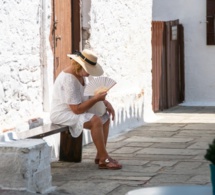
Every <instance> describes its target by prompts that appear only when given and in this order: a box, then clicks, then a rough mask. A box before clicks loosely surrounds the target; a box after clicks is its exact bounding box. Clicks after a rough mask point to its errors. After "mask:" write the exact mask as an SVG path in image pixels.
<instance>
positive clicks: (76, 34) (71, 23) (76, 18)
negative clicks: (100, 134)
mask: <svg viewBox="0 0 215 195" xmlns="http://www.w3.org/2000/svg"><path fill="white" fill-rule="evenodd" d="M51 40H52V41H51V43H52V48H53V51H54V79H56V77H57V76H58V74H59V73H60V72H61V71H62V70H63V69H64V68H65V67H67V66H68V65H69V64H70V63H71V62H70V59H69V57H67V54H71V53H73V52H74V51H75V50H79V45H80V2H79V0H53V28H52V35H51ZM68 132H69V131H68ZM68 132H67V133H61V138H60V142H61V147H60V160H63V161H64V160H65V161H69V162H81V158H82V156H81V152H82V135H83V134H81V135H80V136H79V137H78V138H72V136H71V135H70V133H68ZM62 143H63V144H62Z"/></svg>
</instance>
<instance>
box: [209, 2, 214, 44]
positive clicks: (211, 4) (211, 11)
mask: <svg viewBox="0 0 215 195" xmlns="http://www.w3.org/2000/svg"><path fill="white" fill-rule="evenodd" d="M207 45H215V0H207Z"/></svg>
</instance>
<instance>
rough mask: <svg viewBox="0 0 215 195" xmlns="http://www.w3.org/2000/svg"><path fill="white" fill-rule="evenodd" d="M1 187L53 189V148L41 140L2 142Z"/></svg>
mask: <svg viewBox="0 0 215 195" xmlns="http://www.w3.org/2000/svg"><path fill="white" fill-rule="evenodd" d="M0 155H1V161H0V175H1V177H0V187H1V188H2V189H16V190H26V191H29V192H33V193H42V194H43V193H47V192H49V191H53V189H54V187H52V176H51V167H50V155H51V148H50V147H49V146H48V145H47V144H46V142H45V141H44V140H42V139H26V140H18V141H12V142H1V143H0Z"/></svg>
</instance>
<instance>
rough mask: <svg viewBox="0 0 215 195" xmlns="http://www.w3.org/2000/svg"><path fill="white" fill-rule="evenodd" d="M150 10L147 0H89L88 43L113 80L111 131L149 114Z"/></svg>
mask: <svg viewBox="0 0 215 195" xmlns="http://www.w3.org/2000/svg"><path fill="white" fill-rule="evenodd" d="M151 11H152V2H151V0H145V1H135V0H130V1H124V0H91V10H90V21H89V24H90V25H89V26H90V38H89V44H90V47H91V48H92V49H93V50H94V51H95V52H96V53H97V54H98V56H99V63H100V64H101V65H102V66H103V68H104V71H105V74H104V75H105V76H109V77H111V78H113V79H114V80H116V81H117V85H116V86H114V87H113V88H112V89H111V90H110V92H109V95H108V100H110V101H111V102H112V104H113V106H114V108H115V110H116V120H115V122H114V123H113V124H112V130H114V133H113V131H112V132H111V134H115V133H119V132H120V131H122V130H127V129H129V128H131V127H134V126H138V125H141V124H143V123H144V119H145V117H146V116H150V114H151V113H152V108H151V18H152V16H151V14H152V13H151ZM86 26H87V25H86ZM143 91H144V95H143Z"/></svg>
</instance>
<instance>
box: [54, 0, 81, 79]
mask: <svg viewBox="0 0 215 195" xmlns="http://www.w3.org/2000/svg"><path fill="white" fill-rule="evenodd" d="M53 12H54V16H53V26H54V28H53V31H54V33H53V44H54V78H56V77H57V75H58V74H59V73H60V72H61V71H62V69H64V68H65V67H66V66H68V65H69V63H70V59H69V58H68V57H67V54H69V53H73V52H74V51H75V50H79V45H80V5H79V0H63V1H62V0H53Z"/></svg>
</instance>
